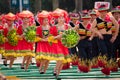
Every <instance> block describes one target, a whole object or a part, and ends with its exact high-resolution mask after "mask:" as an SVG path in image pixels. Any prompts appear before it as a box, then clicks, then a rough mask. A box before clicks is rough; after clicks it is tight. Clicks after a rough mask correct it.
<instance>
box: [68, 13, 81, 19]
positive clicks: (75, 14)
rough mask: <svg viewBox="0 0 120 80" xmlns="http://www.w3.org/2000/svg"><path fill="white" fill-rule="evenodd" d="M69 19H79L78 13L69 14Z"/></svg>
mask: <svg viewBox="0 0 120 80" xmlns="http://www.w3.org/2000/svg"><path fill="white" fill-rule="evenodd" d="M70 18H71V19H79V18H80V16H79V14H78V13H71V14H70Z"/></svg>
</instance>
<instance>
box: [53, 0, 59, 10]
mask: <svg viewBox="0 0 120 80" xmlns="http://www.w3.org/2000/svg"><path fill="white" fill-rule="evenodd" d="M52 4H53V10H55V9H56V8H58V7H59V1H58V0H52Z"/></svg>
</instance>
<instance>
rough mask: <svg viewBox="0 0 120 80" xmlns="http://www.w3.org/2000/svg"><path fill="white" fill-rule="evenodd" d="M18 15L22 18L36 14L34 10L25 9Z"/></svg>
mask: <svg viewBox="0 0 120 80" xmlns="http://www.w3.org/2000/svg"><path fill="white" fill-rule="evenodd" d="M18 16H19V17H20V18H31V17H33V16H34V15H33V13H32V12H30V11H28V10H25V11H22V12H20V13H19V14H18Z"/></svg>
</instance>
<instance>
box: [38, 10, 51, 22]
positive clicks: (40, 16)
mask: <svg viewBox="0 0 120 80" xmlns="http://www.w3.org/2000/svg"><path fill="white" fill-rule="evenodd" d="M37 17H38V21H39V23H40V24H42V23H43V19H44V18H48V20H49V21H50V19H51V14H50V13H49V12H48V11H45V10H43V11H42V12H41V13H38V15H37Z"/></svg>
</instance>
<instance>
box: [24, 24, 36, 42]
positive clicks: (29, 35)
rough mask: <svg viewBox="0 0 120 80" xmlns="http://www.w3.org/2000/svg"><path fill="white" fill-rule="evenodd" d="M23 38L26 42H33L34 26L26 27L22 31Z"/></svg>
mask: <svg viewBox="0 0 120 80" xmlns="http://www.w3.org/2000/svg"><path fill="white" fill-rule="evenodd" d="M24 36H25V39H26V40H27V41H28V42H34V41H35V37H36V27H35V26H29V27H27V28H26V29H25V30H24Z"/></svg>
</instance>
